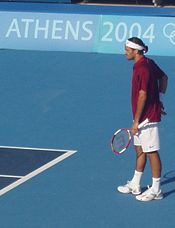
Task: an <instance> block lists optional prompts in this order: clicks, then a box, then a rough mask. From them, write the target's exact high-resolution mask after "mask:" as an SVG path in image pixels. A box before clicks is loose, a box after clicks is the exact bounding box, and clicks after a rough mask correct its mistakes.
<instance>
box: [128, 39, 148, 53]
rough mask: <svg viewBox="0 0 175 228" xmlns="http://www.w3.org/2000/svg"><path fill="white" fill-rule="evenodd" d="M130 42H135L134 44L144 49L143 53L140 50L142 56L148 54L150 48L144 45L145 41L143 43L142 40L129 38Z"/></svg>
mask: <svg viewBox="0 0 175 228" xmlns="http://www.w3.org/2000/svg"><path fill="white" fill-rule="evenodd" d="M128 40H129V41H131V42H133V43H135V44H138V45H140V46H142V47H144V49H143V50H141V51H140V50H138V51H139V53H140V54H144V53H146V52H147V51H148V46H146V45H145V44H144V43H143V41H142V40H141V39H139V38H138V37H131V38H129V39H128Z"/></svg>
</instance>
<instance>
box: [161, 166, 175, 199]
mask: <svg viewBox="0 0 175 228" xmlns="http://www.w3.org/2000/svg"><path fill="white" fill-rule="evenodd" d="M172 182H175V170H171V171H169V172H167V173H165V174H164V176H163V180H162V181H161V185H167V184H169V183H172ZM174 193H175V188H174V189H172V190H170V191H168V192H164V197H167V196H169V195H171V194H174Z"/></svg>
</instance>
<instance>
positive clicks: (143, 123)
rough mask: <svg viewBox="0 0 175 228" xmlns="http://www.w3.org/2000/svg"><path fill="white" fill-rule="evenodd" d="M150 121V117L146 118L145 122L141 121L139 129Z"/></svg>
mask: <svg viewBox="0 0 175 228" xmlns="http://www.w3.org/2000/svg"><path fill="white" fill-rule="evenodd" d="M148 122H149V120H148V118H147V119H146V120H144V121H143V122H141V123H140V124H139V126H138V129H140V128H142V127H144V126H145V124H147V123H148Z"/></svg>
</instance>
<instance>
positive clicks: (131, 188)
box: [117, 181, 141, 195]
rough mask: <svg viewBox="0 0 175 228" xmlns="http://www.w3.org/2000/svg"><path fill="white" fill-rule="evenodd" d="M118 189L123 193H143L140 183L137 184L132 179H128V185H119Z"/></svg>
mask: <svg viewBox="0 0 175 228" xmlns="http://www.w3.org/2000/svg"><path fill="white" fill-rule="evenodd" d="M117 190H118V191H119V192H121V193H132V194H133V195H139V194H140V193H141V189H140V185H136V184H135V183H133V182H132V181H128V182H127V184H126V185H123V186H118V188H117Z"/></svg>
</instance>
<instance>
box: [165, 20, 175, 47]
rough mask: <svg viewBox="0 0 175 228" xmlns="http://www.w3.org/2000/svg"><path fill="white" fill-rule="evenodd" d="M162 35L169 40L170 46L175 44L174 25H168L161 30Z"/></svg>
mask: <svg viewBox="0 0 175 228" xmlns="http://www.w3.org/2000/svg"><path fill="white" fill-rule="evenodd" d="M163 34H164V36H165V37H167V38H169V39H170V42H171V43H172V44H175V24H173V23H168V24H166V25H165V26H164V28H163Z"/></svg>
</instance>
